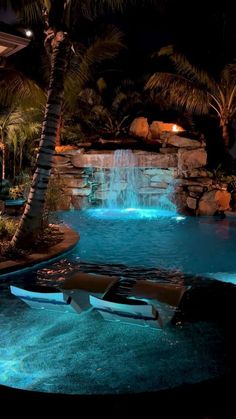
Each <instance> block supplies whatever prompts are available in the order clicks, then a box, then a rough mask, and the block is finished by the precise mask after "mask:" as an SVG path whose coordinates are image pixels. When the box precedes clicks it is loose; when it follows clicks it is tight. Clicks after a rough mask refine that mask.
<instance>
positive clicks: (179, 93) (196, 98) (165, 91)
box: [146, 73, 209, 114]
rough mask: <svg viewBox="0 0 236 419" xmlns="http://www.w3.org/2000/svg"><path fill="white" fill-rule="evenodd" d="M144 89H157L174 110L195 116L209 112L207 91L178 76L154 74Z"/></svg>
mask: <svg viewBox="0 0 236 419" xmlns="http://www.w3.org/2000/svg"><path fill="white" fill-rule="evenodd" d="M146 88H148V89H153V88H159V93H160V94H161V95H162V96H163V97H164V98H165V97H166V98H167V99H168V101H169V103H170V104H172V106H175V107H176V108H182V109H185V110H186V111H191V112H194V113H197V114H205V113H207V112H208V110H209V105H208V102H209V101H208V93H207V91H206V90H205V89H203V88H199V87H196V86H195V84H194V82H193V81H192V80H188V79H187V78H186V77H184V76H181V75H179V74H171V73H155V74H153V75H152V76H151V77H150V79H149V80H148V82H147V84H146Z"/></svg>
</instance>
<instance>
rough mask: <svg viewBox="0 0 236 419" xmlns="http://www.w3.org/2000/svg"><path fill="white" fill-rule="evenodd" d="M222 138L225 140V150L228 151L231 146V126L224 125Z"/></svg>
mask: <svg viewBox="0 0 236 419" xmlns="http://www.w3.org/2000/svg"><path fill="white" fill-rule="evenodd" d="M222 138H223V142H224V147H225V150H226V151H228V149H229V145H230V134H229V125H228V124H227V123H223V124H222Z"/></svg>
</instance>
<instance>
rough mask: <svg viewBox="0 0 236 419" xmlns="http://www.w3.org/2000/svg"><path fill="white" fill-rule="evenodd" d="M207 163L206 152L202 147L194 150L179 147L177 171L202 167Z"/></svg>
mask: <svg viewBox="0 0 236 419" xmlns="http://www.w3.org/2000/svg"><path fill="white" fill-rule="evenodd" d="M206 163H207V153H206V151H205V150H204V149H203V148H198V149H196V150H186V149H181V148H180V149H179V151H178V172H179V174H181V173H182V172H183V171H186V170H192V169H196V168H199V167H204V166H205V165H206Z"/></svg>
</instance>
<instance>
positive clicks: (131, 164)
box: [103, 150, 176, 212]
mask: <svg viewBox="0 0 236 419" xmlns="http://www.w3.org/2000/svg"><path fill="white" fill-rule="evenodd" d="M145 170H146V171H148V170H149V171H150V170H151V171H152V170H155V173H156V172H158V170H159V171H160V172H161V175H162V179H161V180H162V182H163V183H165V181H166V180H167V179H166V178H165V176H168V177H169V176H170V175H169V172H168V173H167V170H166V171H165V170H162V169H148V168H145V167H139V166H138V159H137V155H136V154H134V153H133V152H132V150H116V151H115V152H114V159H113V167H112V169H111V170H110V174H109V180H108V179H107V181H106V182H108V183H109V190H108V192H107V196H106V199H105V201H104V202H103V207H105V208H109V209H111V208H112V209H138V208H155V209H159V210H161V211H171V212H176V207H175V205H174V204H173V203H172V201H171V196H172V194H173V189H174V188H173V185H174V183H173V179H172V180H171V182H170V183H169V181H168V186H167V187H166V189H165V188H163V189H162V190H161V194H160V189H159V192H157V189H158V188H155V187H154V186H153V185H152V182H151V185H150V177H149V178H148V176H146V174H145ZM163 172H166V175H165V174H164V177H163ZM156 177H158V176H155V178H156ZM148 179H149V180H148ZM159 180H160V179H159ZM166 185H167V183H166Z"/></svg>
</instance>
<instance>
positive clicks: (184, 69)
mask: <svg viewBox="0 0 236 419" xmlns="http://www.w3.org/2000/svg"><path fill="white" fill-rule="evenodd" d="M169 57H170V59H171V61H172V62H173V64H174V66H175V68H176V71H177V72H178V73H179V74H181V75H182V76H184V77H186V78H188V79H189V80H191V81H192V82H194V83H197V84H198V85H199V86H200V87H204V88H207V89H208V90H210V91H212V92H215V91H216V90H217V85H216V83H215V82H214V80H213V78H212V77H210V76H209V75H208V74H207V72H206V71H203V70H200V69H199V68H197V67H196V66H194V65H192V64H191V63H190V62H189V61H188V59H187V57H186V56H185V55H183V54H180V53H174V54H170V55H169Z"/></svg>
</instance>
